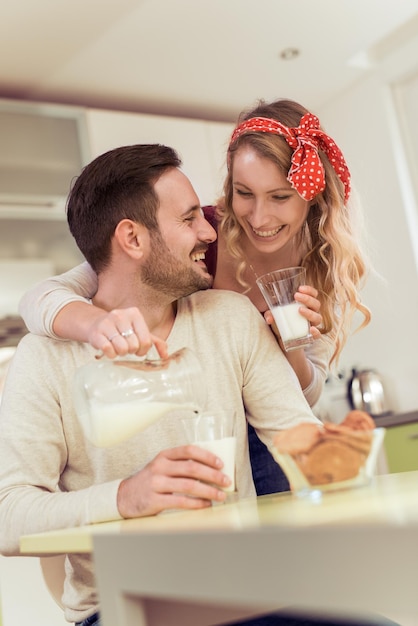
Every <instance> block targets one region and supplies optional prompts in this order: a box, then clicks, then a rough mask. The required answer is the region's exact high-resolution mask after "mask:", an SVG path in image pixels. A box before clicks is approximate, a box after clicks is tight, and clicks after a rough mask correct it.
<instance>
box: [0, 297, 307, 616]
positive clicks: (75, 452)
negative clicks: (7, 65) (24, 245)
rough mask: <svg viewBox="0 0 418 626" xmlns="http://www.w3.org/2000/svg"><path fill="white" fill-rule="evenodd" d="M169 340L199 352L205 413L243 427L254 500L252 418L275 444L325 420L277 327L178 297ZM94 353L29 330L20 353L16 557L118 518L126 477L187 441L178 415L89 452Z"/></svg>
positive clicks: (7, 472) (10, 529)
mask: <svg viewBox="0 0 418 626" xmlns="http://www.w3.org/2000/svg"><path fill="white" fill-rule="evenodd" d="M167 343H168V347H169V351H170V352H173V351H175V350H177V349H179V348H182V347H183V346H188V347H189V348H191V349H193V351H194V352H195V353H196V354H197V356H198V358H199V360H200V363H201V365H202V368H203V371H204V376H203V379H202V384H205V383H206V385H207V388H208V398H207V404H206V406H205V410H209V411H216V410H220V409H222V410H226V411H228V412H229V414H230V415H231V419H235V432H236V436H237V467H236V482H237V490H238V492H239V496H240V497H243V496H252V495H254V494H255V490H254V485H253V482H252V476H251V468H250V463H249V457H248V442H247V428H246V419H248V421H249V422H250V423H251V424H253V425H254V427H255V428H256V430H257V432H258V434H259V435H260V437H261V438H262V440H263V441H264V442H265V443H266V444H267V445H269V444H271V441H272V437H273V436H274V434H275V432H277V431H278V430H280V429H284V428H289V427H290V426H292V425H294V424H296V423H298V422H300V421H317V420H316V418H315V417H314V415H313V413H312V411H311V409H310V408H309V405H308V404H307V402H306V400H305V398H304V396H303V394H302V392H301V389H300V385H299V383H298V380H297V378H296V376H295V374H294V372H293V370H292V368H291V367H290V365H289V364H288V362H287V360H286V358H285V357H284V355H283V354H282V352H281V350H279V349H278V347H277V344H276V341H275V339H274V337H273V335H272V333H271V331H270V329H269V327H268V326H267V325H266V323H265V322H264V320H263V318H262V317H261V316H260V314H259V312H258V311H257V310H256V308H255V307H254V306H253V305H252V304H251V302H250V301H249V300H248V298H246V297H245V296H241V295H239V294H236V293H233V292H226V291H218V290H208V291H200V292H198V293H195V294H193V295H192V296H189V297H187V298H183V299H182V300H180V301H179V306H178V312H177V317H176V320H175V323H174V326H173V329H172V331H171V333H170V336H169V338H168V342H167ZM93 355H94V350H93V348H92V347H91V346H90V345H88V344H82V343H77V342H73V341H71V342H70V341H68V342H63V341H57V340H53V339H48V338H44V337H38V336H35V335H31V334H29V335H27V336H25V337H24V338H23V339H22V341H21V342H20V344H19V346H18V348H17V351H16V353H15V356H14V357H13V360H12V362H11V365H10V368H9V371H8V376H7V380H6V383H5V387H4V392H3V398H2V403H1V407H0V459H1V465H0V528H1V534H0V551H1V552H2V553H3V554H17V553H18V551H19V538H20V536H21V535H22V534H31V533H36V532H44V531H48V530H54V529H59V528H64V527H70V526H78V525H82V524H88V523H93V522H100V521H105V520H112V519H119V518H120V516H119V513H118V509H117V505H116V495H117V490H118V486H119V483H120V481H121V480H122V479H123V478H125V477H126V476H128V475H130V474H132V473H134V472H135V471H137V470H138V469H140V468H141V467H142V466H144V465H145V464H146V463H147V462H148V461H150V460H151V459H152V458H153V457H154V456H155V455H156V454H157V453H158V452H159V451H160V450H162V449H165V448H170V447H173V446H177V445H181V444H184V443H185V441H184V436H183V432H182V429H181V428H178V425H177V423H176V420H178V418H179V412H177V413H172V414H169V415H167V416H166V417H165V418H162V419H161V421H159V422H157V423H156V424H154V425H153V426H150V427H149V428H148V429H147V430H145V431H144V432H142V433H140V434H138V435H135V436H134V437H133V438H132V439H130V440H129V441H126V442H124V443H121V444H119V445H117V446H114V447H111V448H95V447H94V446H92V445H91V444H89V442H88V441H86V440H85V439H84V437H83V435H82V431H81V427H80V425H79V423H78V420H77V417H76V415H75V412H74V407H73V399H72V384H73V376H74V373H75V370H76V368H78V367H79V366H81V365H83V364H84V363H86V362H88V361H89V360H91V359H92V358H93ZM234 416H235V418H234ZM138 566H140V564H138ZM66 570H67V582H66V586H65V592H64V598H63V603H64V605H65V607H66V609H65V615H66V618H67V619H68V620H69V621H81V620H83V619H85V617H87V616H88V615H90V614H92V613H93V612H94V611H95V610H97V608H98V607H97V598H96V595H95V585H94V575H93V570H92V562H91V558H90V556H88V555H69V556H68V557H67V566H66Z"/></svg>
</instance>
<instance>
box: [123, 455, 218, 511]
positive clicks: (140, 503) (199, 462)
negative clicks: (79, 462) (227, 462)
mask: <svg viewBox="0 0 418 626" xmlns="http://www.w3.org/2000/svg"><path fill="white" fill-rule="evenodd" d="M221 468H222V461H221V460H220V459H219V458H218V457H217V456H215V455H214V454H212V453H211V452H208V451H207V450H204V449H203V448H199V447H197V446H193V445H187V446H179V447H178V448H171V449H169V450H163V451H162V452H160V453H159V454H158V455H157V456H156V457H155V458H154V459H153V460H152V461H151V462H150V463H148V465H146V466H145V467H144V468H143V469H142V470H140V471H139V472H137V473H136V474H134V475H133V476H131V477H130V478H126V479H125V480H123V481H122V483H121V484H120V486H119V491H118V497H117V505H118V509H119V513H120V514H121V515H122V517H125V518H128V517H142V516H145V515H156V514H157V513H160V512H161V511H164V510H166V509H201V508H205V507H209V506H211V501H212V500H216V501H217V502H224V501H225V498H226V493H225V492H224V491H222V488H223V487H227V486H229V484H230V479H229V478H228V477H227V476H226V475H225V474H223V473H222V471H221Z"/></svg>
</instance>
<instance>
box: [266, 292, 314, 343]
mask: <svg viewBox="0 0 418 626" xmlns="http://www.w3.org/2000/svg"><path fill="white" fill-rule="evenodd" d="M317 296H318V291H317V289H315V288H314V287H310V286H309V285H301V286H300V287H299V290H298V291H297V292H296V293H295V300H296V302H299V303H300V304H301V307H300V309H299V312H300V314H301V315H303V317H306V319H307V320H308V322H309V324H310V333H311V335H312V337H313V338H314V339H319V337H320V336H321V332H320V330H319V326H321V324H322V315H321V314H320V312H319V310H320V308H321V303H320V302H319V300H318V299H317ZM264 319H265V320H266V322H267V324H269V326H271V328H272V330H273V332H274V334H275V335H276V337H277V340H278V342H279V344H280V347H281V348H282V350H284V348H283V344H282V342H281V338H280V333H279V330H278V328H277V326H276V323H275V321H274V318H273V314H272V313H271V311H270V309H268V310H267V311H266V312H265V313H264Z"/></svg>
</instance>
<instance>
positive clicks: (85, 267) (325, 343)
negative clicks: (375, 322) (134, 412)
mask: <svg viewBox="0 0 418 626" xmlns="http://www.w3.org/2000/svg"><path fill="white" fill-rule="evenodd" d="M96 291H97V274H96V273H95V272H94V270H92V268H91V267H90V265H89V264H88V263H87V262H84V263H81V264H80V265H77V267H74V268H72V269H70V270H68V272H65V273H64V274H59V275H58V276H53V277H52V278H48V279H47V280H43V281H41V282H40V283H38V284H37V285H35V286H34V287H32V288H31V289H30V290H29V291H28V292H27V293H26V294H25V295H24V296H23V298H22V299H21V302H20V304H19V313H20V315H21V316H22V317H23V319H24V321H25V323H26V326H27V327H28V328H29V330H30V331H31V332H32V333H35V334H37V335H45V336H47V337H55V339H56V338H57V336H56V335H54V332H53V330H52V327H53V323H54V319H55V316H56V315H57V313H58V312H59V311H60V310H61V309H62V308H63V307H64V306H65V305H66V304H69V303H70V302H74V301H80V302H89V301H90V299H91V298H92V297H93V296H94V295H95V293H96ZM334 348H335V345H334V342H333V340H332V338H331V336H330V335H322V336H321V337H320V338H319V339H316V340H315V341H314V342H313V343H311V344H310V345H309V346H307V347H306V348H305V353H306V357H307V359H308V362H309V364H310V367H311V373H312V379H311V382H310V383H309V385H308V386H307V387H305V389H304V390H303V393H304V396H305V398H306V400H307V401H308V403H309V405H310V406H314V404H315V403H316V402H317V401H318V400H319V397H320V395H321V392H322V388H323V385H324V382H325V379H326V377H327V374H328V364H329V361H330V358H331V354H332V352H333V350H334Z"/></svg>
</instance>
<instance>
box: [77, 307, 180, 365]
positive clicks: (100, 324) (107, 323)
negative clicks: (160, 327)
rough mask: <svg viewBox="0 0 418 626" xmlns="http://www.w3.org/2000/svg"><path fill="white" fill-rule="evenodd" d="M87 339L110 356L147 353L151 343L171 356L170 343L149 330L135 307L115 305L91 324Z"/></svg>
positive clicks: (161, 355) (161, 351)
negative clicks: (121, 307) (168, 348)
mask: <svg viewBox="0 0 418 626" xmlns="http://www.w3.org/2000/svg"><path fill="white" fill-rule="evenodd" d="M88 342H89V343H90V344H91V345H92V346H93V347H94V348H96V349H97V350H101V351H102V352H103V354H104V355H105V356H107V357H108V358H109V359H113V358H115V357H116V356H118V355H120V356H124V355H126V354H136V355H138V356H144V355H146V354H147V352H148V350H149V349H150V348H151V346H152V345H155V347H156V349H157V352H158V354H159V355H160V357H161V358H163V359H164V358H166V357H167V356H168V350H167V343H166V342H165V341H164V340H163V339H160V337H157V336H156V335H154V334H152V333H151V332H150V331H149V328H148V326H147V324H146V322H145V320H144V317H143V315H142V313H141V312H140V310H139V309H138V308H136V307H129V308H126V309H113V311H110V312H108V313H103V314H102V315H100V316H99V317H97V318H96V319H95V320H94V321H93V322H92V324H91V326H90V328H89V331H88Z"/></svg>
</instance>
